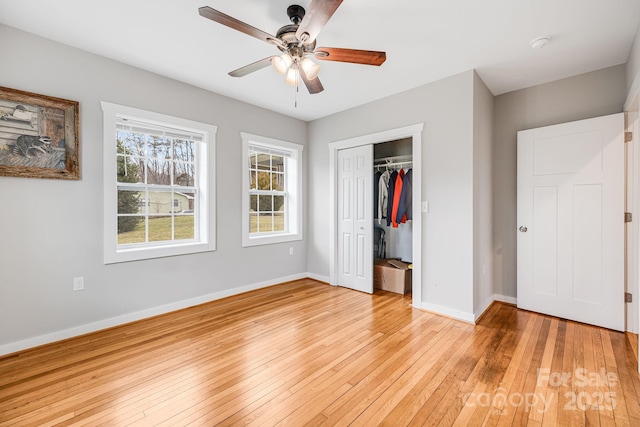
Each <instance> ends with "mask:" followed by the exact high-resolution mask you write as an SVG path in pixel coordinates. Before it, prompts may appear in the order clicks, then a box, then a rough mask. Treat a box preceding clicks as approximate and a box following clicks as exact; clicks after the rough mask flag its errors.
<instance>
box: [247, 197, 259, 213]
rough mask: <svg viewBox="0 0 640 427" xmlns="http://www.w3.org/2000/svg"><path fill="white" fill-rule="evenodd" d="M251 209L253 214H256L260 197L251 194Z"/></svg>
mask: <svg viewBox="0 0 640 427" xmlns="http://www.w3.org/2000/svg"><path fill="white" fill-rule="evenodd" d="M249 209H250V210H251V212H256V211H257V210H258V196H256V195H255V194H251V195H250V196H249Z"/></svg>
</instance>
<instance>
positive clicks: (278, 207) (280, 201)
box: [273, 196, 284, 212]
mask: <svg viewBox="0 0 640 427" xmlns="http://www.w3.org/2000/svg"><path fill="white" fill-rule="evenodd" d="M273 210H274V211H277V212H284V196H273Z"/></svg>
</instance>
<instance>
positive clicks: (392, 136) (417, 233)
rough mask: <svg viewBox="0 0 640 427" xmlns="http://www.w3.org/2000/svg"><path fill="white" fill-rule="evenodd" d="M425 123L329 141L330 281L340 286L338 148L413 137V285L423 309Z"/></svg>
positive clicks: (413, 296) (414, 297) (415, 298)
mask: <svg viewBox="0 0 640 427" xmlns="http://www.w3.org/2000/svg"><path fill="white" fill-rule="evenodd" d="M423 128H424V123H419V124H416V125H411V126H405V127H402V128H397V129H390V130H387V131H382V132H377V133H372V134H369V135H362V136H358V137H355V138H350V139H344V140H340V141H335V142H331V143H329V283H330V284H331V285H334V286H336V285H337V277H336V274H337V269H336V266H337V265H338V260H337V259H336V257H337V256H338V251H337V250H336V230H337V222H338V219H337V212H336V206H337V201H336V197H337V196H338V189H337V188H336V185H337V179H336V173H337V161H338V150H342V149H345V148H353V147H359V146H361V145H367V144H378V143H381V142H389V141H394V140H397V139H402V138H412V156H413V168H412V169H413V201H414V202H413V222H412V227H413V236H414V239H413V273H412V274H413V282H412V283H413V287H412V299H413V300H412V304H413V306H414V307H417V308H420V306H421V301H422V221H423V219H422V212H421V209H420V206H421V200H422V130H423Z"/></svg>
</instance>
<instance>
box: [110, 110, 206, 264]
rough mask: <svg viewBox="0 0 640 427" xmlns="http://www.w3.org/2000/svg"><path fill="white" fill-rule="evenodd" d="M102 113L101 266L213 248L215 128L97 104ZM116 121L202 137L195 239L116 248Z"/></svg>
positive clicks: (198, 169)
mask: <svg viewBox="0 0 640 427" xmlns="http://www.w3.org/2000/svg"><path fill="white" fill-rule="evenodd" d="M100 105H101V106H102V111H103V163H104V170H103V186H104V263H105V264H113V263H118V262H127V261H136V260H143V259H152V258H160V257H167V256H175V255H186V254H192V253H199V252H208V251H214V250H215V249H216V230H215V224H216V219H215V208H214V203H215V188H216V186H215V171H214V165H215V163H214V161H213V156H214V153H215V141H216V139H215V137H216V132H217V126H213V125H210V124H207V123H201V122H196V121H193V120H187V119H182V118H178V117H173V116H168V115H165V114H160V113H155V112H152V111H146V110H141V109H138V108H132V107H127V106H124V105H118V104H112V103H110V102H105V101H101V102H100ZM119 118H129V119H132V120H138V121H144V122H147V123H150V124H158V125H164V126H170V127H174V128H176V129H181V130H185V131H190V132H197V133H201V134H202V135H203V141H202V143H200V151H199V159H198V162H199V164H198V166H197V171H196V173H197V174H198V179H197V182H198V190H199V191H198V200H197V202H196V206H199V209H200V212H199V214H198V219H199V222H198V223H197V224H196V228H197V229H198V230H199V233H198V235H199V236H198V237H199V238H198V239H196V240H195V241H194V240H189V241H186V242H180V241H170V242H153V243H152V244H151V243H150V244H148V245H136V246H135V247H122V246H121V247H119V246H118V222H117V221H118V220H117V214H118V212H117V211H118V203H117V200H118V193H117V150H116V143H115V141H116V122H117V121H118V119H119Z"/></svg>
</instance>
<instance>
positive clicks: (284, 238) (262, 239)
mask: <svg viewBox="0 0 640 427" xmlns="http://www.w3.org/2000/svg"><path fill="white" fill-rule="evenodd" d="M296 240H302V234H300V233H288V234H272V235H266V236H254V237H249V238H243V239H242V247H243V248H246V247H251V246H261V245H271V244H274V243H284V242H293V241H296Z"/></svg>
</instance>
